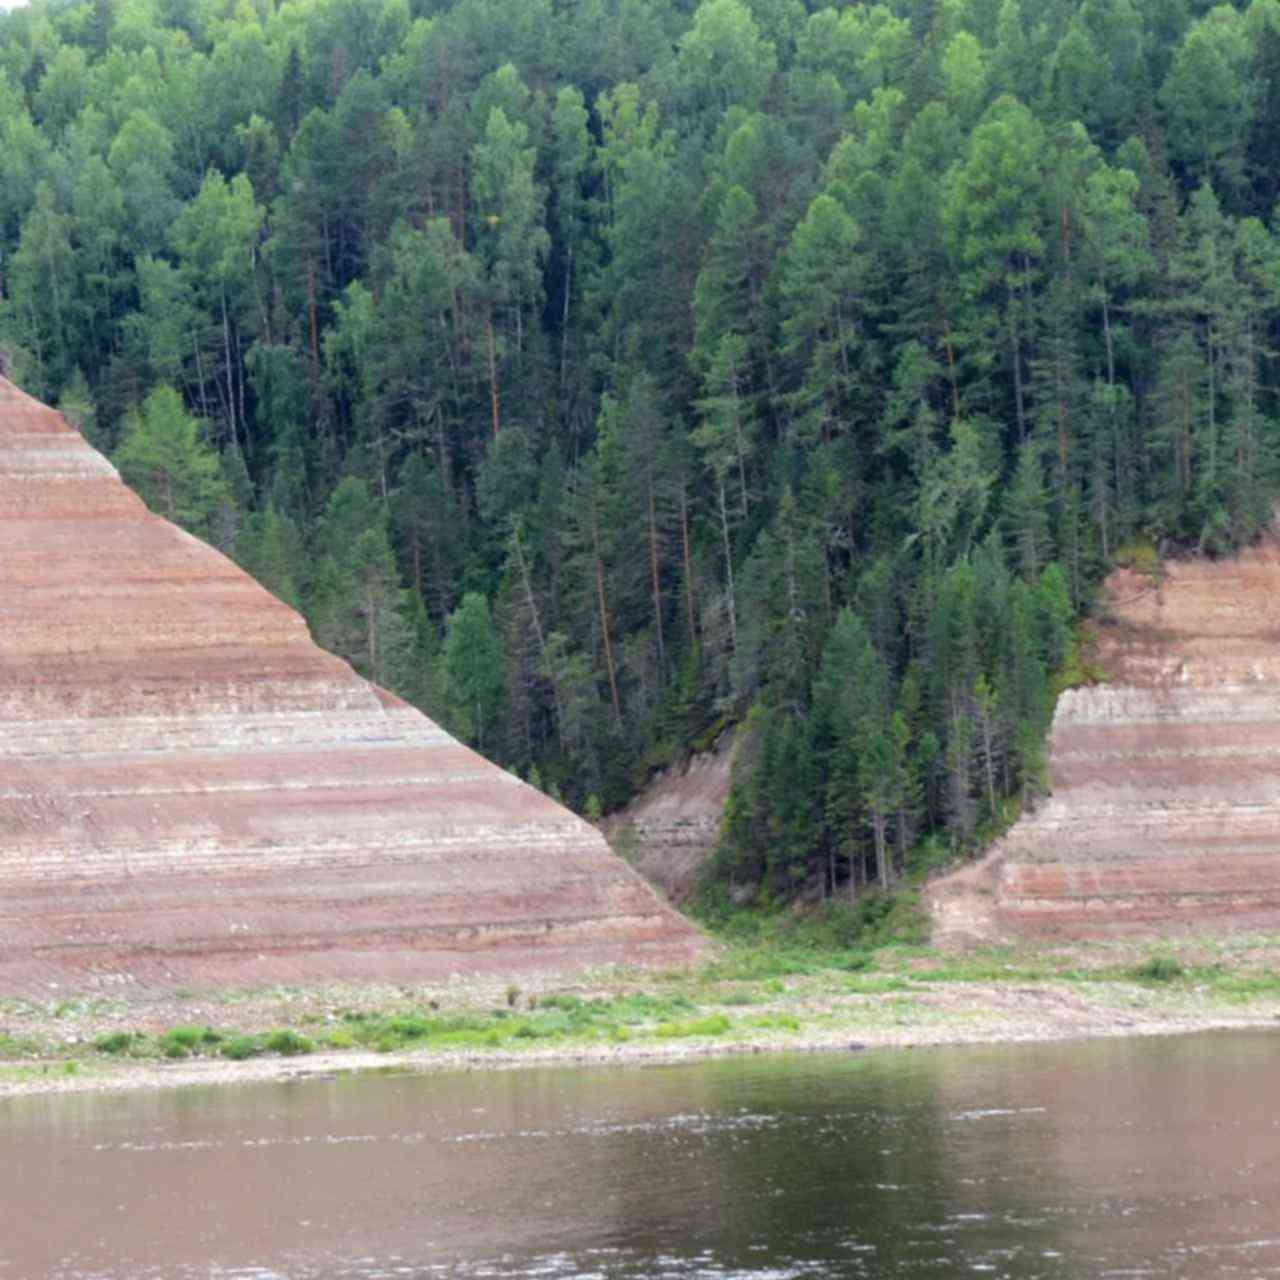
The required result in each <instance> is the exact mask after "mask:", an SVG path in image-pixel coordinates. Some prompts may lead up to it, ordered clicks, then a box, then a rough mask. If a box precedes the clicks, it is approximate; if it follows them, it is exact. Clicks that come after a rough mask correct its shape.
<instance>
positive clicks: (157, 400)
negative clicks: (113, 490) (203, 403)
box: [115, 386, 231, 539]
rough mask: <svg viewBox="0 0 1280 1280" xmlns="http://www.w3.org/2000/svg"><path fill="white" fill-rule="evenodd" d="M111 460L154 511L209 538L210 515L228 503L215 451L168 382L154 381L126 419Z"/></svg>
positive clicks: (211, 535) (227, 494)
mask: <svg viewBox="0 0 1280 1280" xmlns="http://www.w3.org/2000/svg"><path fill="white" fill-rule="evenodd" d="M115 463H116V466H117V467H119V469H120V474H121V476H122V477H123V478H124V480H125V482H126V483H127V484H130V485H132V486H133V487H134V488H135V489H136V490H137V491H138V492H139V493H140V494H141V495H142V497H143V499H144V500H145V501H146V503H147V505H148V506H149V507H150V508H151V509H152V510H153V511H155V512H156V513H157V514H158V515H162V516H164V517H165V519H167V520H172V521H174V522H175V523H177V524H180V525H182V526H183V527H184V528H186V529H189V530H190V531H191V532H192V533H194V534H197V535H198V536H200V537H202V538H205V539H211V538H212V537H213V536H214V531H215V523H214V522H215V516H216V514H217V512H218V510H219V509H220V508H222V507H228V506H230V504H231V494H230V490H229V489H228V488H227V483H226V480H225V479H224V478H223V475H222V468H221V465H220V463H219V459H218V455H217V453H216V452H215V451H214V450H213V449H212V448H211V447H210V446H209V445H208V444H207V443H205V441H204V440H203V439H202V438H201V432H200V424H199V423H198V422H197V421H196V419H195V418H193V417H192V416H191V415H190V414H188V413H187V412H186V410H185V409H184V407H183V404H182V399H181V397H180V396H179V395H178V393H177V392H176V391H174V390H173V388H172V387H165V386H161V387H157V388H156V389H155V390H154V391H152V392H151V394H150V395H149V396H147V398H146V400H145V402H144V403H143V405H142V408H141V410H140V411H139V412H137V413H135V414H132V415H130V416H129V417H128V418H127V419H126V421H125V427H124V439H123V440H122V442H121V444H120V447H119V449H117V450H116V454H115Z"/></svg>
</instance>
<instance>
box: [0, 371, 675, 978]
mask: <svg viewBox="0 0 1280 1280" xmlns="http://www.w3.org/2000/svg"><path fill="white" fill-rule="evenodd" d="M0 544H2V545H3V555H2V556H0V994H7V993H14V992H22V991H25V990H28V989H33V988H40V989H44V988H48V987H49V986H51V985H53V984H57V985H58V986H60V987H73V988H77V989H80V988H86V989H87V988H94V987H105V986H113V985H118V984H133V983H141V984H147V985H155V986H173V985H177V984H198V985H203V986H214V985H231V984H237V985H238V984H250V983H253V984H256V983H262V982H281V981H288V982H311V981H318V980H323V979H334V978H362V979H364V978H368V979H379V980H405V979H412V978H430V977H439V976H442V975H446V974H449V973H452V972H476V971H482V970H487V971H504V972H505V971H511V972H515V971H519V970H521V969H527V968H530V967H557V968H565V967H571V966H580V965H586V964H598V963H602V962H609V961H627V962H640V963H645V962H662V963H670V962H672V961H678V960H682V959H687V958H689V957H690V956H692V955H693V954H695V953H696V951H697V950H698V948H699V946H700V940H699V937H698V935H697V934H696V933H695V931H694V930H693V929H692V928H691V927H690V926H689V925H688V924H687V923H686V922H684V921H683V920H682V919H681V918H680V917H679V916H677V915H676V914H675V913H674V912H672V911H671V910H669V909H668V908H667V907H665V906H664V905H663V904H662V903H661V902H660V901H659V900H658V899H657V897H656V896H655V894H654V893H653V892H652V890H651V889H649V888H648V886H647V885H645V884H644V883H643V882H642V881H641V879H640V878H639V877H638V876H637V875H636V874H635V873H634V872H633V871H631V870H630V869H629V868H628V867H626V866H625V865H624V863H623V862H622V861H621V860H620V859H618V858H616V857H615V856H614V855H613V854H612V853H610V851H609V849H608V848H607V846H606V845H605V842H604V840H603V839H602V838H601V837H600V836H599V835H598V834H597V833H596V831H595V830H594V829H593V828H592V827H591V826H589V825H588V824H587V823H584V822H582V821H580V820H579V819H577V818H576V817H574V816H573V815H572V814H570V813H569V812H567V811H566V810H565V809H563V808H561V807H560V806H559V805H557V804H555V803H553V802H552V801H551V800H550V799H548V798H547V797H546V796H544V795H542V794H541V793H540V792H538V791H536V790H534V789H533V788H530V787H528V786H525V785H524V784H523V783H521V782H519V781H518V780H517V779H515V778H512V777H511V776H510V775H508V774H506V773H504V772H503V771H502V770H500V769H498V768H496V767H495V766H493V765H491V764H489V763H488V762H487V761H485V760H483V759H481V758H480V757H479V756H477V755H475V754H474V753H473V752H471V751H469V750H467V749H466V748H464V747H462V746H461V745H459V744H458V743H457V742H455V741H454V740H453V739H452V738H450V737H449V736H448V735H447V734H445V733H444V732H443V731H442V730H440V729H439V728H438V727H437V726H436V725H434V724H432V723H431V722H430V721H429V720H427V719H426V718H425V717H424V716H422V715H421V714H420V713H419V712H417V711H416V710H414V709H413V708H411V707H409V706H407V705H405V704H404V703H402V702H400V701H398V700H397V699H395V698H393V697H391V696H390V695H389V694H387V693H385V692H384V691H382V690H379V689H377V688H376V687H374V686H372V685H370V684H368V683H367V682H366V681H364V680H361V679H360V678H359V677H358V676H356V675H355V674H354V673H353V672H352V671H351V669H350V668H349V667H348V666H347V665H346V664H345V663H343V662H342V661H340V660H339V659H337V658H334V657H332V656H331V655H329V654H326V653H324V652H322V651H321V650H320V649H318V648H316V646H315V645H314V644H312V642H311V640H310V637H309V635H308V632H307V628H306V625H305V623H304V622H303V620H302V619H301V618H300V617H299V616H298V615H297V614H296V613H294V612H293V611H292V610H291V609H289V608H288V607H286V606H285V605H283V604H281V603H280V602H279V601H278V600H276V599H274V598H273V597H272V596H271V595H269V594H268V593H267V592H266V591H264V590H263V589H262V588H261V587H259V586H258V585H257V584H256V583H254V582H253V581H252V580H251V579H250V578H248V577H247V576H246V575H245V574H244V573H242V572H241V571H240V570H239V569H238V568H236V566H235V565H234V564H232V563H231V562H230V561H229V560H227V559H226V558H225V557H223V556H221V555H219V554H218V553H217V552H216V551H213V550H212V549H210V548H209V547H207V546H205V545H203V544H202V543H200V542H198V541H197V540H196V539H194V538H192V537H190V536H189V535H187V534H185V533H183V532H182V531H181V530H179V529H177V528H176V527H174V526H173V525H171V524H168V523H167V522H165V521H164V520H161V519H159V518H158V517H155V516H153V515H151V514H150V513H149V512H148V511H147V510H146V509H145V507H144V506H143V504H142V503H141V502H140V500H139V499H138V498H137V497H136V496H135V495H134V494H133V493H132V492H130V491H129V490H128V489H127V488H126V487H125V486H124V485H123V484H122V483H121V482H120V480H119V478H118V476H117V474H116V472H115V470H114V469H113V468H112V467H111V465H110V464H109V463H108V462H107V461H106V460H105V459H103V458H102V457H101V456H100V455H99V454H97V453H96V452H94V451H93V450H92V449H91V448H90V447H89V446H88V445H87V444H86V443H85V442H84V441H83V440H82V439H81V437H80V436H79V435H78V434H77V433H76V432H75V431H73V430H72V429H71V428H69V427H68V426H67V425H66V423H65V422H64V421H63V420H62V418H61V417H60V416H59V415H58V414H56V413H54V412H53V411H51V410H49V409H47V408H45V407H44V406H42V405H40V404H39V403H37V402H36V401H34V400H32V399H31V398H30V397H28V396H26V395H24V394H23V393H22V392H20V391H19V390H18V389H17V388H16V387H14V386H13V385H12V384H11V383H9V382H7V381H5V380H4V379H3V378H0Z"/></svg>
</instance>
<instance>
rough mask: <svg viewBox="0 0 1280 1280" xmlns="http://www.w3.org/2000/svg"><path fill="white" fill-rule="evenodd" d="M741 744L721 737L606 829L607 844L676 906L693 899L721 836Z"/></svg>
mask: <svg viewBox="0 0 1280 1280" xmlns="http://www.w3.org/2000/svg"><path fill="white" fill-rule="evenodd" d="M737 742H738V738H737V736H736V735H735V734H734V733H733V732H732V731H730V732H727V733H725V734H723V735H722V736H721V738H720V739H719V741H718V742H717V743H716V744H715V746H714V747H713V748H712V749H711V750H710V751H705V752H701V753H699V754H698V755H695V756H693V757H692V758H691V759H690V760H687V761H685V762H684V763H683V764H680V765H673V766H672V767H671V768H670V769H666V770H664V771H663V772H662V773H660V774H659V775H658V776H657V777H656V778H654V779H653V780H652V781H651V782H650V783H649V784H648V786H646V787H645V788H644V790H643V791H642V792H641V793H640V794H639V795H638V796H637V797H636V798H635V799H634V800H633V801H632V802H631V803H630V804H629V805H627V806H626V808H624V809H620V810H619V811H618V812H617V813H616V814H612V815H610V817H609V818H608V819H606V821H605V824H604V831H605V835H606V836H607V837H608V839H609V843H610V844H611V845H612V846H613V848H614V849H616V850H617V851H618V852H619V853H621V854H623V855H624V856H625V857H626V858H627V859H628V861H630V862H631V864H632V866H634V867H635V868H636V869H637V870H639V871H640V872H641V874H643V875H644V877H645V879H646V880H648V881H650V883H652V884H656V885H657V886H658V887H659V888H660V889H661V890H662V892H663V893H664V894H666V896H667V898H668V899H669V900H670V901H672V902H676V903H681V902H684V901H686V900H687V899H688V898H689V896H690V895H691V894H692V893H693V890H694V888H695V885H696V882H697V878H698V873H699V872H700V871H701V869H702V864H703V863H704V862H705V861H706V859H707V858H708V857H709V856H710V855H711V852H712V850H714V848H715V845H716V840H717V839H718V838H719V835H720V820H721V819H722V818H723V817H724V806H725V801H726V800H727V799H728V798H729V784H730V782H731V781H732V773H733V758H734V752H735V750H736V747H737Z"/></svg>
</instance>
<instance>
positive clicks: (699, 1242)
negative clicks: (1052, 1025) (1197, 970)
mask: <svg viewBox="0 0 1280 1280" xmlns="http://www.w3.org/2000/svg"><path fill="white" fill-rule="evenodd" d="M1278 1070H1280V1034H1278V1035H1273V1034H1269V1033H1253V1034H1213V1035H1203V1036H1184V1037H1170V1038H1161V1039H1135V1040H1104V1041H1092V1042H1086V1043H1080V1044H1072V1045H1066V1046H1063V1045H1034V1046H1028V1045H1021V1046H1019V1045H995V1046H984V1047H970V1048H936V1049H921V1050H879V1051H875V1052H869V1053H856V1052H851V1053H849V1054H846V1055H829V1054H828V1055H809V1056H787V1057H756V1058H735V1059H725V1060H719V1061H709V1062H706V1061H704V1062H696V1063H692V1064H681V1065H675V1066H665V1067H654V1066H648V1067H619V1068H589V1069H587V1068H583V1069H574V1068H556V1069H530V1070H516V1071H478V1072H454V1073H448V1074H424V1075H416V1074H388V1075H363V1076H350V1077H348V1076H342V1077H337V1078H334V1079H329V1080H308V1081H299V1082H296V1083H281V1084H272V1085H242V1086H227V1087H223V1088H210V1089H185V1090H162V1091H157V1092H154V1093H125V1094H106V1093H103V1094H72V1095H41V1096H34V1097H26V1098H10V1099H6V1100H0V1215H2V1221H0V1278H3V1280H11V1278H12V1280H18V1278H20V1280H37V1278H39V1277H46V1276H48V1277H67V1278H71V1277H75V1278H76V1280H87V1278H88V1277H111V1278H113V1280H115V1278H120V1280H123V1278H125V1277H128V1278H129V1280H137V1278H140V1277H142V1278H151V1277H164V1278H165V1280H169V1278H171V1277H196V1276H200V1277H253V1278H254V1280H273V1278H275V1277H289V1278H290V1280H311V1278H316V1280H319V1278H321V1277H324V1278H325V1280H328V1278H331V1277H332V1278H335V1280H347V1278H350V1280H355V1278H357V1277H359V1278H360V1280H371V1278H372V1277H436V1276H460V1277H486V1278H491V1277H517V1276H519V1277H526V1276H530V1277H542V1278H544V1280H555V1278H557V1277H569V1276H574V1277H587V1276H591V1277H601V1278H604V1280H612V1278H614V1277H618V1278H621V1277H626V1278H628V1280H630V1278H633V1277H635V1278H638V1277H645V1278H646V1280H649V1278H659V1277H705V1278H708V1280H721V1278H727V1277H759V1278H761V1280H766V1278H767V1280H783V1278H789V1277H808V1276H849V1277H859V1276H867V1277H882V1276H895V1277H896V1276H909V1277H926V1276H927V1277H933V1276H951V1275H962V1274H973V1275H979V1276H1006V1277H1017V1278H1018V1280H1023V1278H1029V1277H1077V1276H1089V1277H1093V1276H1098V1277H1105V1276H1114V1277H1134V1276H1148V1275H1149V1276H1160V1277H1171V1276H1172V1277H1228V1276H1229V1277H1235V1276H1272V1275H1277V1276H1280V1090H1278V1089H1277V1079H1278V1076H1277V1073H1278Z"/></svg>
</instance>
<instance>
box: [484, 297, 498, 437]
mask: <svg viewBox="0 0 1280 1280" xmlns="http://www.w3.org/2000/svg"><path fill="white" fill-rule="evenodd" d="M484 330H485V336H486V337H487V338H488V339H489V403H490V405H491V407H492V409H493V438H494V439H495V440H496V439H497V438H498V424H499V413H498V352H497V346H496V344H495V341H494V336H493V311H492V309H490V311H489V313H488V315H486V316H485V321H484Z"/></svg>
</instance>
